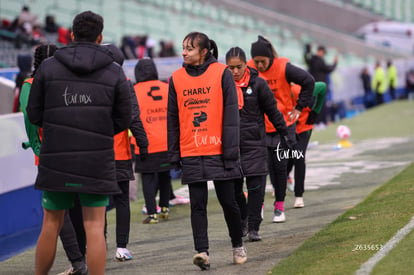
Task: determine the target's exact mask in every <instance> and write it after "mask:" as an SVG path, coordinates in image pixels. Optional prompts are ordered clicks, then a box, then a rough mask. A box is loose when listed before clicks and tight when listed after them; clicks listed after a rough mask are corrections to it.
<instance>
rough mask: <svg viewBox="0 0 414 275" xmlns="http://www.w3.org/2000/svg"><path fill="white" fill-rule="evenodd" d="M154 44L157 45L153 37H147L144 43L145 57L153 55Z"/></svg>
mask: <svg viewBox="0 0 414 275" xmlns="http://www.w3.org/2000/svg"><path fill="white" fill-rule="evenodd" d="M155 45H157V41H156V40H155V39H154V38H151V37H147V41H146V43H145V47H146V48H147V49H146V56H145V57H149V58H153V57H154V48H155Z"/></svg>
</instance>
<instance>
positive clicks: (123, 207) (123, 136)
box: [104, 44, 148, 262]
mask: <svg viewBox="0 0 414 275" xmlns="http://www.w3.org/2000/svg"><path fill="white" fill-rule="evenodd" d="M104 47H106V48H107V49H109V50H110V52H111V54H112V56H113V58H114V61H115V62H116V63H117V64H119V65H120V66H122V64H123V63H124V55H123V53H122V51H121V50H120V49H119V48H118V47H116V46H115V45H113V44H106V45H104ZM128 84H129V88H130V89H129V90H130V96H131V114H132V116H131V124H130V126H129V130H131V133H132V134H133V136H134V138H133V140H136V143H138V144H139V149H140V152H141V153H142V154H143V155H145V154H148V153H147V152H148V139H147V135H146V133H145V130H144V126H143V124H142V121H141V118H140V116H139V115H140V110H139V106H138V102H137V98H136V96H135V92H134V88H133V86H132V83H131V82H130V81H128ZM129 130H128V129H126V130H124V131H122V132H121V133H119V134H117V135H115V136H114V150H115V165H116V179H117V181H118V186H119V188H120V189H121V193H119V194H115V195H112V196H111V201H112V203H113V206H114V207H115V211H116V214H115V216H116V229H115V230H116V247H117V248H116V252H115V259H116V260H118V261H120V262H123V261H128V260H131V259H132V253H131V252H130V251H129V250H128V249H127V248H126V247H127V244H128V241H129V231H130V220H131V209H130V203H129V181H131V180H134V172H133V169H132V154H131V143H130V137H129Z"/></svg>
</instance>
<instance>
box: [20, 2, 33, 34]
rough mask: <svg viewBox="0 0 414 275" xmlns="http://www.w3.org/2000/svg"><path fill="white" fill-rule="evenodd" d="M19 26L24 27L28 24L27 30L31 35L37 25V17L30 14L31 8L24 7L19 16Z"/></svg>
mask: <svg viewBox="0 0 414 275" xmlns="http://www.w3.org/2000/svg"><path fill="white" fill-rule="evenodd" d="M17 20H18V21H17V25H18V26H19V27H23V25H24V24H26V27H25V29H26V30H27V31H29V33H31V29H32V28H33V26H34V25H35V24H36V20H37V15H34V14H32V13H31V12H30V8H29V6H23V8H22V10H21V11H20V14H19V15H18V16H17Z"/></svg>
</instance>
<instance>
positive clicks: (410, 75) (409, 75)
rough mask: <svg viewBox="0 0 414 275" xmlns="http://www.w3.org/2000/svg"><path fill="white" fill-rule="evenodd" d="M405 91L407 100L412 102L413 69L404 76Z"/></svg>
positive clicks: (413, 88)
mask: <svg viewBox="0 0 414 275" xmlns="http://www.w3.org/2000/svg"><path fill="white" fill-rule="evenodd" d="M405 91H406V93H407V97H408V99H409V100H413V94H414V68H412V69H410V70H408V71H407V73H406V75H405Z"/></svg>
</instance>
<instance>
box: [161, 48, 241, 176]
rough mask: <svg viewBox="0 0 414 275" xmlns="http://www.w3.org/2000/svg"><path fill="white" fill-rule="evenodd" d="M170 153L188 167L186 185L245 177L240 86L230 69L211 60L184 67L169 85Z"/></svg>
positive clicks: (184, 171)
mask: <svg viewBox="0 0 414 275" xmlns="http://www.w3.org/2000/svg"><path fill="white" fill-rule="evenodd" d="M167 122H168V152H169V156H170V161H171V162H172V163H179V162H181V164H182V182H183V183H193V182H204V181H207V180H226V179H235V178H240V177H241V171H240V158H239V145H240V119H239V106H238V98H237V92H236V86H235V83H234V79H233V77H232V75H231V72H230V71H229V70H228V69H226V65H224V64H220V63H218V62H217V60H216V59H215V58H214V57H212V56H209V57H208V58H207V60H206V62H204V63H203V64H201V65H199V66H191V65H187V64H184V65H183V67H182V68H180V69H178V70H176V71H175V72H174V73H173V75H172V77H171V78H170V81H169V94H168V121H167Z"/></svg>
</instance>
